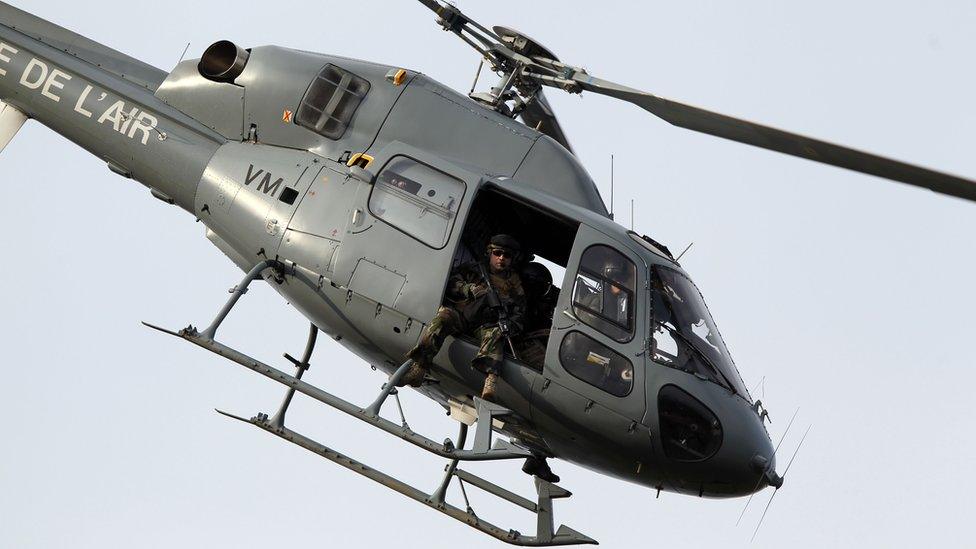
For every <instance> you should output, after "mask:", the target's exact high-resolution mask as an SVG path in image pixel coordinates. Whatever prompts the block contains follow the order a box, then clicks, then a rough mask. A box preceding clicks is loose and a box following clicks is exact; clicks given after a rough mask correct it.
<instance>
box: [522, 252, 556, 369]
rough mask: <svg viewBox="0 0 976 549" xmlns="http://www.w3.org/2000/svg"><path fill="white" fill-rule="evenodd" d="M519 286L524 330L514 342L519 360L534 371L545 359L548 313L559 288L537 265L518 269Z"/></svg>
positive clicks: (549, 323)
mask: <svg viewBox="0 0 976 549" xmlns="http://www.w3.org/2000/svg"><path fill="white" fill-rule="evenodd" d="M521 278H522V287H523V288H525V300H526V307H525V330H524V332H523V334H522V337H520V338H519V340H518V343H517V345H518V356H519V359H520V360H522V361H523V362H525V363H526V364H528V365H529V366H532V367H533V368H535V369H537V370H540V371H541V370H542V367H543V365H544V363H545V360H546V345H547V343H548V342H549V329H550V328H552V313H553V311H555V310H556V301H557V300H558V299H559V289H558V288H556V287H555V286H553V285H552V273H550V272H549V269H547V268H546V267H545V265H542V264H541V263H536V262H534V261H533V262H532V263H528V264H526V265H525V267H522V272H521Z"/></svg>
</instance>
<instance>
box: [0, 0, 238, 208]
mask: <svg viewBox="0 0 976 549" xmlns="http://www.w3.org/2000/svg"><path fill="white" fill-rule="evenodd" d="M130 69H131V70H132V72H131V73H123V72H122V71H128V70H130ZM164 78H165V73H163V72H162V71H159V70H158V69H155V68H153V67H151V66H149V65H146V64H145V63H141V62H139V61H137V60H135V59H133V58H130V57H128V56H125V55H124V54H121V53H119V52H115V51H114V50H112V49H110V48H108V47H106V46H103V45H101V44H98V43H96V42H93V41H91V40H89V39H87V38H84V37H81V36H79V35H77V34H74V33H72V32H70V31H67V30H64V29H61V28H60V27H57V26H55V25H53V24H51V23H48V22H46V21H44V20H42V19H39V18H37V17H34V16H32V15H30V14H27V13H25V12H22V11H20V10H17V9H15V8H12V7H10V6H8V5H6V4H3V3H0V102H3V104H5V105H6V107H5V108H4V109H3V112H5V113H6V112H7V111H8V110H9V109H14V111H13V112H11V113H9V114H6V115H5V118H4V119H3V122H2V125H0V136H3V135H6V134H10V135H9V136H7V137H12V134H13V133H15V131H14V129H15V128H14V127H15V126H16V129H19V125H18V124H17V122H18V120H19V119H22V118H33V119H35V120H37V121H38V122H40V123H42V124H44V125H45V126H47V127H48V128H50V129H52V130H54V131H56V132H57V133H59V134H61V135H63V136H64V137H66V138H67V139H69V140H70V141H73V142H74V143H76V144H77V145H79V146H81V147H82V148H84V149H86V150H87V151H89V152H90V153H92V154H93V155H95V156H97V157H98V158H100V159H101V160H102V161H104V162H105V163H106V164H107V165H108V167H109V169H110V170H111V171H112V172H114V173H116V174H119V175H122V176H124V177H127V178H132V179H135V180H137V181H139V182H140V183H142V184H143V185H145V186H147V187H149V188H150V190H151V191H153V195H154V196H156V197H157V198H160V199H162V200H164V201H167V202H170V203H174V204H177V205H179V206H181V207H182V208H184V209H186V210H187V211H192V210H193V201H194V197H195V195H196V189H197V186H198V184H199V182H200V178H201V176H202V174H203V171H204V168H205V167H206V165H207V163H208V162H209V160H210V158H211V157H212V156H213V154H214V153H215V152H216V150H217V148H218V147H219V146H220V145H221V144H223V143H224V142H226V139H225V138H224V137H222V136H221V135H220V134H218V133H216V132H215V131H213V130H211V129H209V128H207V127H206V126H204V125H202V124H201V123H199V122H198V121H196V120H195V119H193V118H192V117H190V116H187V115H186V114H184V113H182V112H180V111H179V110H177V109H175V108H173V107H171V106H169V105H167V104H166V103H165V102H163V101H162V100H161V99H159V98H158V97H156V96H155V95H154V92H155V89H156V88H157V87H158V86H159V83H161V82H162V80H163V79H164ZM18 112H19V113H20V116H18V115H17V114H16V113H18ZM6 117H9V118H6ZM20 122H22V120H20Z"/></svg>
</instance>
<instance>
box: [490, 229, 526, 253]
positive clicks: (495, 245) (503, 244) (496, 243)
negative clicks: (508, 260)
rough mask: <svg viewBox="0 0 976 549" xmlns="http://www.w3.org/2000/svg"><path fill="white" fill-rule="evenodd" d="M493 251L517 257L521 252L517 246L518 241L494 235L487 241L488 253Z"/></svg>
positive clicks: (503, 235) (502, 235) (509, 237)
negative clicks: (501, 251)
mask: <svg viewBox="0 0 976 549" xmlns="http://www.w3.org/2000/svg"><path fill="white" fill-rule="evenodd" d="M493 250H505V251H508V252H511V253H512V255H513V256H516V257H517V256H518V255H519V252H521V251H522V246H520V245H519V243H518V240H515V238H513V237H512V236H510V235H507V234H496V235H495V236H493V237H491V240H489V241H488V253H491V252H492V251H493Z"/></svg>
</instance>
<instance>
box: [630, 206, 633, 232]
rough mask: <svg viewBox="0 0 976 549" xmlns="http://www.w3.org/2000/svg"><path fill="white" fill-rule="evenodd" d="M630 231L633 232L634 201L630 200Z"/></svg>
mask: <svg viewBox="0 0 976 549" xmlns="http://www.w3.org/2000/svg"><path fill="white" fill-rule="evenodd" d="M630 230H632V231H633V230H634V199H633V198H631V199H630Z"/></svg>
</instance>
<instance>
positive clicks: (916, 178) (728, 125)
mask: <svg viewBox="0 0 976 549" xmlns="http://www.w3.org/2000/svg"><path fill="white" fill-rule="evenodd" d="M571 79H572V81H573V82H575V83H576V84H577V85H578V86H579V87H580V88H581V89H583V90H586V91H591V92H593V93H599V94H601V95H607V96H610V97H615V98H617V99H622V100H624V101H628V102H630V103H633V104H635V105H637V106H638V107H640V108H642V109H644V110H646V111H648V112H650V113H651V114H653V115H655V116H657V117H659V118H662V119H664V120H665V121H667V122H669V123H671V124H673V125H675V126H679V127H682V128H686V129H689V130H694V131H697V132H702V133H707V134H709V135H714V136H716V137H722V138H725V139H730V140H732V141H738V142H740V143H746V144H748V145H754V146H756V147H762V148H764V149H769V150H773V151H779V152H781V153H785V154H789V155H793V156H798V157H800V158H806V159H808V160H814V161H816V162H822V163H824V164H830V165H833V166H838V167H841V168H847V169H849V170H854V171H857V172H862V173H866V174H870V175H876V176H878V177H884V178H886V179H891V180H894V181H900V182H902V183H908V184H909V185H915V186H918V187H924V188H926V189H930V190H933V191H935V192H938V193H942V194H947V195H950V196H955V197H959V198H965V199H967V200H976V181H971V180H968V179H963V178H961V177H957V176H954V175H949V174H945V173H941V172H936V171H933V170H929V169H926V168H922V167H919V166H914V165H911V164H906V163H905V162H900V161H898V160H892V159H890V158H884V157H881V156H877V155H874V154H871V153H867V152H863V151H858V150H855V149H851V148H848V147H842V146H840V145H835V144H833V143H827V142H826V141H820V140H818V139H813V138H810V137H805V136H802V135H799V134H795V133H790V132H787V131H783V130H779V129H776V128H771V127H769V126H763V125H762V124H756V123H755V122H749V121H747V120H741V119H738V118H733V117H731V116H726V115H724V114H718V113H715V112H711V111H707V110H705V109H700V108H698V107H692V106H690V105H685V104H682V103H678V102H676V101H671V100H670V99H664V98H662V97H657V96H655V95H652V94H649V93H646V92H642V91H640V90H636V89H633V88H628V87H626V86H621V85H619V84H615V83H613V82H609V81H607V80H601V79H599V78H595V77H592V76H590V75H588V74H586V73H582V72H576V73H575V74H573V75H572V76H571ZM543 83H547V82H544V81H543ZM548 84H549V85H553V84H552V83H548Z"/></svg>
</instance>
